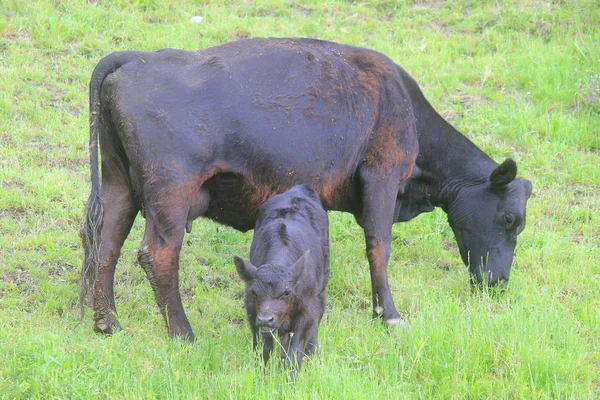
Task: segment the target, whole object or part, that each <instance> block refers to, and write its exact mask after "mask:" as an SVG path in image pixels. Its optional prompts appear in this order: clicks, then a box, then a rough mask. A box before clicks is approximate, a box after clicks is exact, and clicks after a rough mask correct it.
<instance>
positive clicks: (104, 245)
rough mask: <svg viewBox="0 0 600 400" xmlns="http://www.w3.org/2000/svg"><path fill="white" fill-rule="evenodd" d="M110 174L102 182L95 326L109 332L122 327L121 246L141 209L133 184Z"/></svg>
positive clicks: (94, 292) (94, 307) (95, 285)
mask: <svg viewBox="0 0 600 400" xmlns="http://www.w3.org/2000/svg"><path fill="white" fill-rule="evenodd" d="M110 177H111V173H110V172H105V174H104V176H103V183H102V199H103V203H104V218H103V225H102V231H101V235H100V237H101V240H100V251H99V257H98V261H99V262H98V265H99V268H98V275H97V276H96V282H95V284H94V291H93V301H92V306H93V309H94V330H95V331H96V332H99V333H108V334H111V333H113V332H115V331H117V330H120V329H121V327H120V325H119V322H118V321H117V318H116V307H115V296H114V291H113V282H114V277H115V267H116V264H117V260H118V259H119V255H120V254H121V246H122V245H123V242H124V241H125V239H126V238H127V235H128V234H129V232H130V230H131V226H132V225H133V221H134V220H135V217H136V215H137V212H138V207H137V205H136V203H135V202H134V200H133V198H132V194H131V191H130V188H129V186H128V185H127V184H126V183H125V182H124V181H120V180H112V179H110Z"/></svg>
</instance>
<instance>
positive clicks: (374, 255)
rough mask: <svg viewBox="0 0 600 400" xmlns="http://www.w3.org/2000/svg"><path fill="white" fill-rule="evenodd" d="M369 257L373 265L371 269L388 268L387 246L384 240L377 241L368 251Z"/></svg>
mask: <svg viewBox="0 0 600 400" xmlns="http://www.w3.org/2000/svg"><path fill="white" fill-rule="evenodd" d="M367 257H368V258H369V261H370V263H371V269H372V268H373V267H375V268H376V269H379V268H381V267H383V268H385V267H386V256H385V245H384V243H383V241H382V240H376V241H375V242H374V243H373V244H372V246H371V247H369V248H368V249H367Z"/></svg>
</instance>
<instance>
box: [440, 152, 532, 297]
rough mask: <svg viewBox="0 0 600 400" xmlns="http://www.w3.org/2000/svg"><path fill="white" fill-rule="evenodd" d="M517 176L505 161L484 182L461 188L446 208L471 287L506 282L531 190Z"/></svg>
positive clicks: (525, 182) (529, 185) (527, 184)
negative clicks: (478, 284) (466, 268)
mask: <svg viewBox="0 0 600 400" xmlns="http://www.w3.org/2000/svg"><path fill="white" fill-rule="evenodd" d="M516 175H517V164H516V163H515V162H514V161H513V160H511V159H507V160H505V161H504V162H503V163H502V164H500V165H499V166H497V167H496V168H495V169H494V170H493V171H492V173H491V174H490V176H489V177H488V179H487V181H486V182H485V183H483V184H477V185H473V186H467V187H463V188H462V189H461V190H460V191H459V194H458V196H457V197H456V198H455V199H454V201H453V202H452V203H451V204H450V205H449V206H448V210H447V213H448V222H449V223H450V226H451V227H452V230H453V231H454V235H455V237H456V241H457V242H458V248H459V250H460V255H461V257H462V259H463V261H464V263H465V264H466V265H467V266H468V267H469V271H470V272H471V283H473V284H475V283H487V284H489V285H490V286H494V285H496V284H499V285H501V286H504V285H505V284H506V283H507V282H508V278H509V275H510V267H511V264H512V260H513V256H514V251H515V245H516V244H517V235H518V234H519V233H521V231H523V229H524V228H525V207H526V203H527V199H528V198H529V196H530V195H531V190H532V186H531V182H530V181H528V180H526V179H519V178H517V179H515V178H516Z"/></svg>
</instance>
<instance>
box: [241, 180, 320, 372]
mask: <svg viewBox="0 0 600 400" xmlns="http://www.w3.org/2000/svg"><path fill="white" fill-rule="evenodd" d="M234 263H235V267H236V269H237V271H238V274H239V275H240V277H241V278H242V279H243V280H244V282H246V298H245V302H244V304H245V307H246V315H247V316H248V322H249V323H250V328H251V329H252V334H253V343H254V347H255V348H256V347H257V346H258V343H259V340H260V338H261V337H262V339H263V341H264V348H263V358H264V361H265V363H266V362H267V361H268V360H269V357H270V354H271V351H272V350H273V335H274V334H275V333H277V335H278V337H279V340H280V343H281V358H282V359H283V360H284V362H285V363H286V364H287V365H288V366H291V367H292V368H293V375H292V376H294V375H295V372H296V370H297V369H300V366H301V365H302V359H303V357H304V354H307V355H310V354H312V353H314V352H315V350H316V349H317V347H318V340H317V337H318V330H319V322H320V321H321V318H322V317H323V313H324V312H325V303H326V301H327V282H328V280H329V219H328V218H327V212H326V211H325V210H324V209H323V206H322V205H321V201H320V200H319V196H318V194H317V193H316V192H315V191H314V190H313V189H311V188H310V187H308V186H306V185H298V186H294V187H293V188H291V189H290V190H288V191H287V192H285V193H283V194H278V195H275V196H273V197H271V198H270V199H269V200H267V201H266V202H265V203H264V204H263V205H262V206H261V207H260V209H259V211H258V219H257V221H256V226H255V227H254V238H253V239H252V246H251V247H250V261H247V260H245V259H243V258H241V257H238V256H235V257H234ZM296 367H297V369H296Z"/></svg>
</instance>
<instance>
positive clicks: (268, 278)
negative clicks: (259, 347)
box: [234, 251, 310, 336]
mask: <svg viewBox="0 0 600 400" xmlns="http://www.w3.org/2000/svg"><path fill="white" fill-rule="evenodd" d="M309 253H310V252H309V251H307V252H306V253H304V255H302V256H301V257H300V258H299V259H298V260H297V261H296V262H295V263H294V264H293V265H291V266H282V265H278V264H264V265H261V266H260V267H258V268H257V267H255V266H254V265H252V263H250V262H249V261H248V260H245V259H243V258H242V257H238V256H235V257H234V263H235V267H236V269H237V272H238V274H239V276H240V278H242V280H243V281H244V282H245V283H246V300H245V306H246V314H247V316H248V321H249V322H250V326H251V328H252V332H253V333H254V334H255V335H257V334H258V333H260V334H262V335H268V336H270V335H273V334H274V333H275V332H276V331H279V332H280V333H283V332H285V333H287V332H289V330H290V328H291V323H292V320H291V319H292V317H293V312H294V309H295V307H296V305H297V302H298V295H299V293H298V290H297V289H299V288H298V282H299V281H300V278H301V277H302V274H303V272H304V269H305V260H306V259H307V258H308V254H309Z"/></svg>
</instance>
